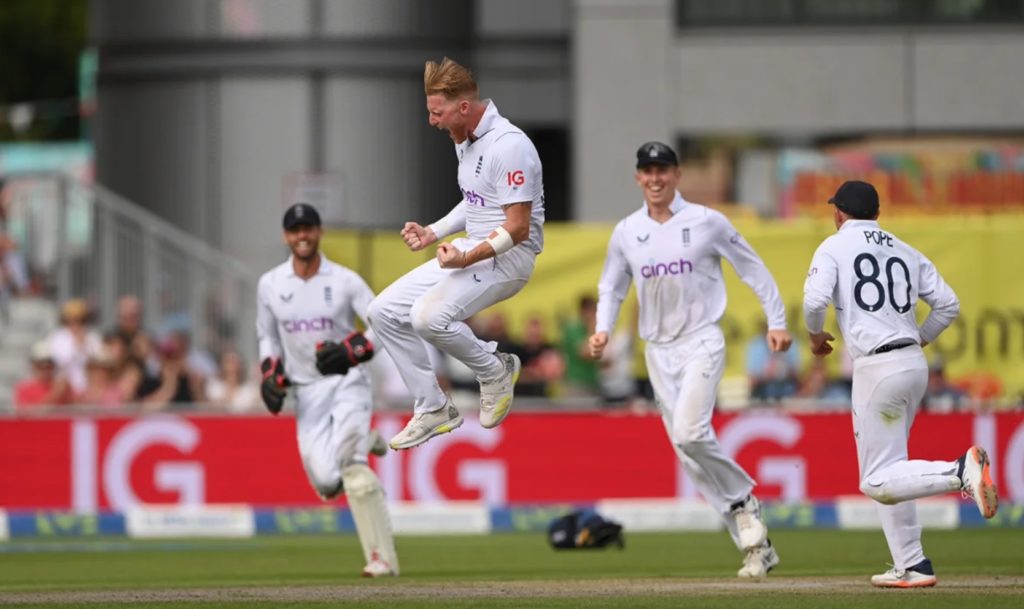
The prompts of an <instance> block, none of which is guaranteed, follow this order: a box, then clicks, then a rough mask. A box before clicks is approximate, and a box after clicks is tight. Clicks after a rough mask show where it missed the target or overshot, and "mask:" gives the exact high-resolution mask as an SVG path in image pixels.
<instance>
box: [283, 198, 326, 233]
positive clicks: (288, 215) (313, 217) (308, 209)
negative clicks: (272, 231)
mask: <svg viewBox="0 0 1024 609" xmlns="http://www.w3.org/2000/svg"><path fill="white" fill-rule="evenodd" d="M300 224H306V225H309V226H320V214H319V213H317V211H316V208H315V207H313V206H312V205H310V204H309V203H296V204H295V205H292V206H291V207H289V208H288V211H286V212H284V220H282V221H281V225H282V226H283V227H284V229H285V230H288V229H290V228H293V227H295V226H299V225H300Z"/></svg>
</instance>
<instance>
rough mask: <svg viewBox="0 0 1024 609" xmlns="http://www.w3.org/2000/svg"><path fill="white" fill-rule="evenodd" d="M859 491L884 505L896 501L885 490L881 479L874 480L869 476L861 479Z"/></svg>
mask: <svg viewBox="0 0 1024 609" xmlns="http://www.w3.org/2000/svg"><path fill="white" fill-rule="evenodd" d="M860 492H862V493H864V495H866V496H867V497H870V498H872V499H874V500H875V501H877V502H879V503H881V504H884V505H893V504H894V503H897V502H896V500H895V499H893V497H892V496H891V495H890V494H889V493H888V491H887V490H886V488H885V484H884V483H882V481H880V480H875V479H873V478H871V477H868V478H865V479H864V480H861V482H860Z"/></svg>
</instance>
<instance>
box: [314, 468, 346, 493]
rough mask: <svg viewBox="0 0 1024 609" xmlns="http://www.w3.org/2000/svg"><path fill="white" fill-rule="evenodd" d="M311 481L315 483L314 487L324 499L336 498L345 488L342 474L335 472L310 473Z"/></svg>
mask: <svg viewBox="0 0 1024 609" xmlns="http://www.w3.org/2000/svg"><path fill="white" fill-rule="evenodd" d="M310 482H312V483H313V488H314V489H316V493H317V494H318V495H320V496H321V497H323V498H324V499H334V498H335V497H337V496H338V495H339V494H341V491H342V490H343V489H344V485H343V484H342V478H341V476H339V475H337V474H334V475H330V474H326V473H322V474H319V475H317V474H312V473H311V475H310Z"/></svg>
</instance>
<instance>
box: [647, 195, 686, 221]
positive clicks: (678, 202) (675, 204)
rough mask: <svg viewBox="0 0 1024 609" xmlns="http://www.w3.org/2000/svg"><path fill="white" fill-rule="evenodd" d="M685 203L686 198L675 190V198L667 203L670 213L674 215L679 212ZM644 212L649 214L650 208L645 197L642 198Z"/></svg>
mask: <svg viewBox="0 0 1024 609" xmlns="http://www.w3.org/2000/svg"><path fill="white" fill-rule="evenodd" d="M686 204H687V201H686V199H684V198H683V195H681V194H679V191H678V190H677V191H676V196H675V198H674V199H672V202H671V203H669V205H668V210H669V211H670V212H672V215H673V216H674V215H676V214H678V213H679V212H681V211H683V207H685V206H686ZM644 213H645V214H647V215H648V216H650V215H651V211H650V209H648V205H647V200H646V199H644Z"/></svg>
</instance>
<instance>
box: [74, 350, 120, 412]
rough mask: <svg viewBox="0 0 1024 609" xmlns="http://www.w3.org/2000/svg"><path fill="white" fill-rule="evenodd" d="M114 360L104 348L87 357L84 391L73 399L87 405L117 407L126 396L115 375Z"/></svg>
mask: <svg viewBox="0 0 1024 609" xmlns="http://www.w3.org/2000/svg"><path fill="white" fill-rule="evenodd" d="M115 367H116V362H115V361H114V356H113V355H112V354H111V353H110V351H109V350H107V349H106V348H102V349H100V351H98V352H97V353H94V354H93V355H91V356H90V357H89V361H88V362H86V365H85V373H86V386H85V391H83V392H81V393H80V394H78V395H76V396H75V401H76V402H77V403H79V404H85V405H88V406H102V407H117V406H121V405H122V404H124V403H125V401H126V398H127V397H128V396H127V395H125V394H124V393H122V389H121V387H120V385H118V383H117V377H116V376H115Z"/></svg>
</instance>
